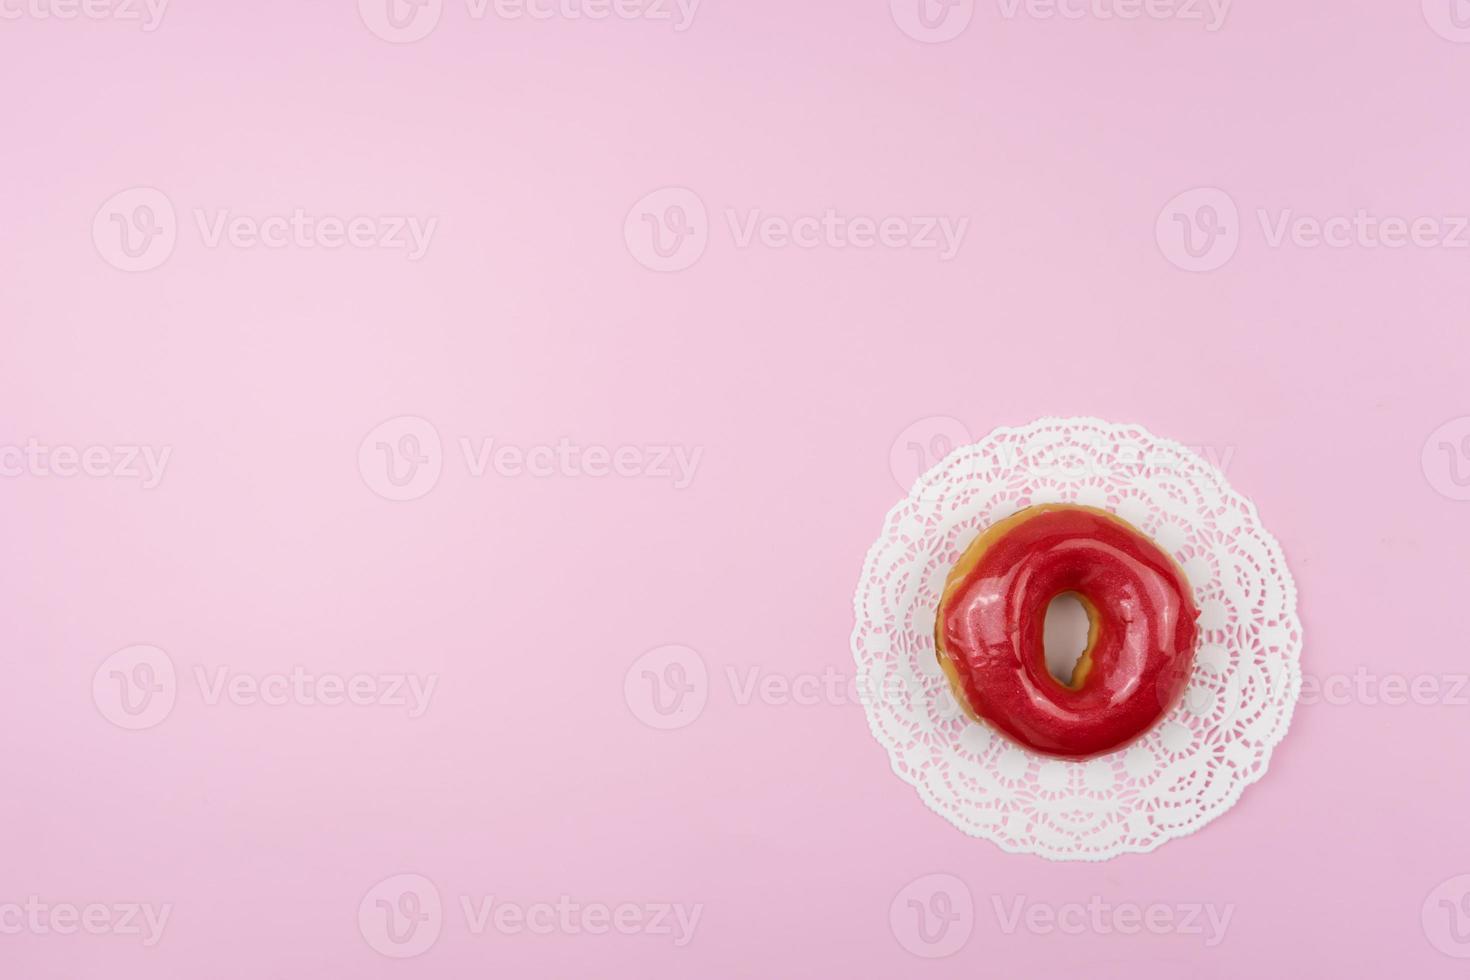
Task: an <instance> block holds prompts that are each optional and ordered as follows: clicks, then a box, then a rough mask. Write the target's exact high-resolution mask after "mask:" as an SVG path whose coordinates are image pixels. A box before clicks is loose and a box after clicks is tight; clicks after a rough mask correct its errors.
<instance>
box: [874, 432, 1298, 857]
mask: <svg viewBox="0 0 1470 980" xmlns="http://www.w3.org/2000/svg"><path fill="white" fill-rule="evenodd" d="M1052 502H1066V503H1079V504H1090V505H1092V506H1094V507H1102V508H1105V509H1107V510H1110V511H1112V512H1113V513H1115V514H1117V515H1119V516H1120V517H1122V518H1124V519H1125V520H1127V521H1129V522H1131V523H1132V524H1133V525H1134V526H1135V527H1137V528H1139V529H1140V530H1142V531H1143V532H1144V533H1145V534H1148V535H1150V536H1151V537H1152V538H1153V539H1154V540H1155V541H1157V542H1158V543H1159V545H1160V546H1161V547H1162V548H1164V549H1165V550H1167V551H1169V552H1170V553H1171V554H1173V555H1174V557H1175V558H1176V559H1177V560H1178V561H1179V564H1180V565H1181V566H1182V567H1183V568H1184V571H1185V574H1186V575H1187V576H1188V578H1189V581H1190V584H1191V586H1192V587H1193V589H1194V594H1195V599H1196V601H1197V603H1198V605H1199V608H1200V640H1199V647H1198V650H1197V654H1196V658H1195V666H1194V672H1193V673H1192V674H1191V675H1190V680H1189V685H1188V687H1187V688H1186V691H1185V695H1184V698H1183V700H1182V701H1181V702H1180V704H1179V705H1178V706H1177V707H1175V708H1174V710H1173V711H1172V712H1171V713H1170V714H1169V715H1168V716H1166V717H1165V718H1164V719H1163V720H1162V721H1161V722H1160V723H1159V724H1158V725H1157V726H1156V727H1154V728H1153V729H1152V730H1150V731H1149V732H1148V733H1147V734H1146V735H1144V736H1143V738H1141V739H1140V740H1138V741H1137V742H1134V743H1133V744H1132V745H1130V746H1128V747H1126V748H1123V749H1121V750H1119V751H1118V752H1114V753H1112V754H1109V755H1106V756H1101V757H1098V758H1096V759H1091V760H1088V761H1085V762H1069V761H1066V760H1059V759H1054V758H1050V757H1047V756H1041V755H1037V754H1034V753H1030V752H1027V751H1026V750H1024V749H1022V748H1020V747H1019V746H1017V745H1015V744H1014V743H1012V742H1010V741H1009V740H1008V739H1006V738H1005V737H1004V736H1002V735H999V734H998V733H995V732H993V731H992V730H991V729H990V728H989V727H987V726H985V725H981V724H976V723H975V722H973V721H971V720H969V719H968V718H966V717H965V715H964V713H963V711H962V710H961V709H960V707H959V705H958V704H956V703H955V700H954V698H953V696H952V695H951V694H950V691H949V685H948V683H947V682H946V681H945V679H944V675H943V674H942V673H941V672H940V669H939V665H938V663H937V662H936V660H935V657H934V616H935V610H936V609H937V608H938V605H939V596H940V592H941V590H942V588H943V585H944V580H945V576H946V575H947V574H948V572H949V569H950V567H951V566H953V565H954V563H955V562H956V561H958V560H959V557H960V554H961V553H962V552H963V551H964V549H965V547H966V546H967V545H969V543H970V542H971V541H972V540H973V539H974V537H975V535H976V534H978V533H979V532H980V531H981V530H982V529H983V528H985V527H988V526H989V525H990V524H993V523H994V522H996V521H998V520H1000V519H1002V518H1004V517H1007V516H1009V515H1011V514H1014V513H1015V512H1016V511H1018V510H1020V509H1021V508H1023V507H1027V506H1030V505H1031V504H1037V503H1052ZM854 607H855V610H856V614H857V625H856V627H855V628H854V629H853V633H852V652H853V656H854V657H855V658H856V660H857V668H858V683H859V686H860V690H866V691H871V692H875V693H874V696H872V697H869V698H867V699H865V707H866V709H867V713H868V723H869V725H870V726H871V727H872V729H873V735H874V736H875V737H876V738H877V739H878V741H879V742H880V743H882V745H883V746H884V748H886V749H887V750H888V755H889V759H890V760H891V762H892V763H893V771H894V772H896V773H898V775H899V776H901V777H902V778H903V779H904V780H905V781H906V782H908V783H911V784H912V785H913V786H914V788H915V789H917V790H918V791H919V796H920V797H921V798H922V799H923V800H924V802H925V803H926V804H928V806H929V807H930V808H931V809H933V810H934V811H935V812H936V813H938V814H940V815H941V816H943V817H944V818H945V819H946V820H948V821H949V822H950V823H952V824H954V825H955V826H956V827H958V828H959V829H960V830H963V831H964V832H965V833H967V834H971V835H973V836H976V837H984V838H986V839H987V840H990V841H994V842H995V843H996V844H998V845H1000V847H1002V848H1004V849H1005V850H1007V851H1012V852H1020V853H1029V854H1038V855H1041V856H1042V857H1046V858H1050V859H1052V860H1059V861H1077V860H1087V861H1100V860H1105V859H1107V858H1111V857H1116V856H1117V855H1119V854H1126V853H1130V852H1144V851H1151V850H1153V849H1154V848H1156V847H1158V846H1159V845H1160V844H1161V843H1163V842H1164V841H1166V840H1169V839H1170V838H1173V837H1182V836H1184V835H1185V834H1190V833H1193V832H1194V831H1196V830H1199V829H1200V828H1201V827H1203V826H1204V825H1205V824H1207V823H1209V822H1210V821H1211V820H1213V819H1215V818H1216V817H1218V816H1219V815H1220V814H1222V813H1224V812H1225V811H1226V810H1228V809H1229V808H1230V807H1231V806H1232V805H1234V803H1235V801H1236V800H1238V799H1239V798H1240V795H1241V792H1242V791H1243V790H1244V789H1245V787H1246V786H1248V785H1250V784H1251V783H1253V782H1255V781H1256V780H1257V779H1260V778H1261V776H1262V775H1263V774H1264V773H1265V772H1266V768H1267V766H1268V764H1269V763H1270V761H1271V750H1272V749H1273V748H1274V747H1275V746H1276V743H1278V742H1280V741H1281V739H1282V738H1283V737H1285V735H1286V730H1287V726H1288V725H1289V724H1290V722H1291V714H1292V709H1293V708H1294V707H1295V706H1296V700H1297V695H1298V694H1299V692H1300V690H1301V665H1300V663H1299V658H1300V654H1301V645H1302V630H1301V624H1300V622H1299V621H1298V619H1297V614H1296V586H1295V584H1294V583H1293V582H1292V578H1291V573H1290V571H1289V570H1288V569H1287V567H1286V560H1285V557H1284V556H1283V555H1282V553H1281V547H1280V545H1278V544H1277V543H1276V539H1275V538H1273V537H1272V536H1271V534H1270V533H1269V532H1268V531H1266V529H1265V528H1263V527H1262V526H1261V524H1260V521H1259V519H1258V517H1257V515H1256V509H1255V507H1254V505H1252V504H1251V502H1250V501H1249V500H1247V499H1245V498H1244V497H1242V496H1241V495H1240V494H1238V493H1236V492H1235V491H1233V490H1232V489H1230V486H1229V485H1228V484H1227V483H1226V482H1225V477H1224V475H1223V474H1222V473H1221V472H1220V471H1219V470H1218V469H1217V468H1216V467H1215V466H1213V465H1211V464H1210V463H1208V462H1206V461H1205V460H1204V459H1203V458H1201V457H1200V456H1199V455H1197V454H1196V453H1194V452H1191V451H1190V450H1188V449H1186V448H1185V447H1184V446H1182V445H1180V444H1179V443H1177V442H1174V441H1173V440H1170V439H1163V438H1159V437H1158V436H1154V435H1152V434H1151V433H1149V432H1148V431H1147V430H1146V429H1144V428H1142V427H1141V426H1137V425H1114V424H1111V423H1108V422H1104V421H1102V420H1100V419H1092V418H1072V419H1058V418H1048V419H1040V420H1038V421H1036V422H1033V423H1031V424H1030V425H1026V426H1021V427H1019V428H1000V429H996V430H995V431H994V432H992V433H990V435H988V436H986V437H985V438H984V439H981V440H980V441H979V442H977V443H974V444H973V445H969V446H963V447H960V448H958V449H956V450H955V451H954V452H952V453H950V455H949V456H947V457H946V458H945V459H944V460H943V461H942V462H940V463H939V464H938V465H937V466H935V467H934V468H933V469H931V470H930V471H929V472H927V473H925V474H924V475H922V476H921V477H919V479H918V480H917V481H916V482H915V483H914V486H913V488H912V489H911V490H910V491H909V495H908V497H907V498H906V499H904V500H903V501H902V502H900V503H899V504H898V505H897V506H896V507H894V508H893V510H891V511H890V512H889V514H888V517H887V519H886V521H885V522H884V526H883V534H882V536H881V537H880V538H879V539H878V540H877V542H876V543H874V545H873V547H872V548H871V550H869V552H868V557H867V561H866V563H865V564H864V567H863V576H862V580H861V581H860V582H859V583H858V589H857V594H856V596H855V597H854Z"/></svg>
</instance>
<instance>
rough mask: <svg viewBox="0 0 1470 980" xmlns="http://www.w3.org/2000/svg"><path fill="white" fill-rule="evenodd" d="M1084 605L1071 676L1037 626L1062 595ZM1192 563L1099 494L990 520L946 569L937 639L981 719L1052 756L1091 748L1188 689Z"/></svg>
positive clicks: (1109, 744)
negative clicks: (1089, 501)
mask: <svg viewBox="0 0 1470 980" xmlns="http://www.w3.org/2000/svg"><path fill="white" fill-rule="evenodd" d="M1067 593H1075V594H1076V595H1077V597H1078V598H1079V599H1080V600H1081V601H1082V605H1083V608H1085V609H1086V610H1087V615H1088V621H1089V625H1088V637H1087V647H1086V649H1085V650H1083V652H1082V655H1081V657H1079V658H1078V660H1077V665H1076V666H1075V667H1074V668H1073V670H1072V676H1071V679H1070V682H1069V683H1066V684H1063V683H1062V682H1061V681H1059V680H1057V679H1056V678H1055V677H1053V676H1052V675H1051V672H1050V671H1048V670H1047V667H1046V650H1045V646H1044V643H1043V637H1042V625H1043V623H1044V621H1045V618H1046V610H1047V607H1048V606H1049V605H1050V604H1051V601H1052V600H1053V599H1055V598H1056V597H1057V596H1059V595H1065V594H1067ZM1198 615H1199V612H1198V610H1197V609H1196V608H1195V605H1194V597H1193V592H1192V591H1191V589H1190V587H1189V582H1188V580H1187V579H1186V578H1185V577H1184V572H1183V571H1182V570H1181V569H1180V568H1179V566H1178V565H1177V564H1176V563H1175V562H1174V560H1173V558H1171V557H1170V556H1169V555H1168V554H1167V553H1165V552H1164V551H1163V550H1162V549H1160V548H1159V546H1158V545H1157V544H1155V543H1154V542H1153V541H1152V540H1151V539H1150V538H1149V537H1148V536H1147V535H1145V534H1143V533H1142V532H1141V531H1139V530H1138V529H1137V528H1135V527H1133V525H1131V524H1129V523H1128V522H1127V521H1124V520H1123V519H1122V518H1120V517H1116V516H1114V515H1113V514H1110V513H1108V512H1107V511H1104V510H1099V509H1097V508H1095V507H1083V506H1078V505H1071V504H1040V505H1036V506H1032V507H1027V508H1025V509H1024V510H1022V511H1020V512H1018V513H1016V514H1014V515H1012V516H1010V517H1008V518H1006V519H1004V520H1002V521H999V522H997V523H996V524H994V525H992V526H991V527H989V528H987V529H986V530H985V531H984V532H983V533H981V534H980V536H979V537H977V538H976V539H975V541H974V542H973V543H972V544H971V545H970V546H969V548H967V549H966V550H965V553H964V554H963V555H962V556H961V557H960V560H959V562H958V563H957V564H956V565H955V566H954V568H953V569H952V570H951V571H950V573H949V577H948V579H946V581H945V584H944V593H943V595H942V597H941V598H940V601H939V610H938V615H937V616H936V619H935V625H934V645H935V649H936V652H937V654H938V657H939V664H940V667H941V668H942V669H943V671H944V674H945V676H946V677H948V679H949V684H950V687H951V689H952V690H953V691H954V695H955V699H956V700H957V701H958V702H959V703H960V705H961V706H962V707H963V708H964V709H965V712H966V713H967V714H968V715H970V717H971V718H973V719H974V720H976V721H980V722H984V723H986V724H988V725H990V726H992V727H993V728H995V729H997V730H999V731H1000V732H1002V733H1004V734H1005V735H1007V736H1009V737H1010V738H1011V739H1013V740H1014V741H1016V742H1018V743H1019V744H1021V745H1022V746H1024V747H1026V748H1028V749H1032V750H1034V751H1036V752H1040V753H1043V754H1046V755H1052V756H1062V757H1066V758H1073V759H1082V758H1088V757H1091V756H1096V755H1101V754H1103V753H1106V752H1111V751H1113V750H1115V749H1118V748H1120V747H1122V746H1124V745H1126V744H1128V743H1129V742H1131V741H1132V740H1134V739H1135V738H1137V737H1139V736H1140V735H1142V734H1143V733H1144V732H1146V731H1148V730H1149V729H1150V728H1152V727H1153V726H1154V724H1156V723H1157V722H1158V720H1159V719H1160V718H1162V717H1163V716H1164V715H1165V714H1166V713H1167V712H1168V711H1169V709H1170V708H1172V707H1173V706H1174V704H1175V703H1176V702H1177V701H1178V700H1179V697H1180V695H1181V694H1182V693H1183V691H1184V687H1185V684H1186V683H1187V682H1188V680H1189V673H1190V670H1191V669H1192V668H1193V665H1194V648H1195V640H1196V639H1197V637H1198V633H1199V631H1198V626H1197V624H1196V619H1197V618H1198Z"/></svg>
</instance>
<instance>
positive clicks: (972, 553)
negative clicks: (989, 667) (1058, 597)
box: [934, 504, 1141, 722]
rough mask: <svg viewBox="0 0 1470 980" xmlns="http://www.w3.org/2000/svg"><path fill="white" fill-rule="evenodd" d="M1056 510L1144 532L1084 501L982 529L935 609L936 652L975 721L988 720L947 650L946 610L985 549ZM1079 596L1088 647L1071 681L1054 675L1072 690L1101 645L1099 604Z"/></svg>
mask: <svg viewBox="0 0 1470 980" xmlns="http://www.w3.org/2000/svg"><path fill="white" fill-rule="evenodd" d="M1053 510H1068V511H1075V510H1082V511H1087V512H1088V513H1089V514H1096V515H1097V516H1099V517H1105V518H1107V519H1108V520H1110V521H1112V522H1113V523H1114V524H1119V525H1121V526H1123V527H1125V528H1127V529H1128V530H1130V531H1132V532H1133V533H1135V534H1139V533H1141V532H1140V531H1139V530H1138V529H1137V528H1135V527H1134V526H1133V525H1132V524H1129V523H1128V522H1127V521H1125V520H1123V519H1122V518H1121V517H1119V516H1117V515H1116V514H1113V513H1110V512H1108V511H1105V510H1103V509H1101V508H1100V507H1088V506H1085V505H1083V504H1033V505H1032V506H1030V507H1025V508H1022V509H1021V510H1018V511H1016V512H1015V513H1014V514H1012V515H1011V516H1010V517H1007V518H1005V519H1004V520H1000V521H996V522H995V523H994V524H992V525H990V527H988V528H986V529H985V530H984V531H982V532H980V534H978V535H977V536H976V537H975V540H974V541H972V542H970V546H969V547H968V548H966V549H965V553H964V554H963V555H961V556H960V560H959V561H957V562H955V566H954V568H952V569H950V572H949V576H948V577H947V578H946V579H945V580H944V592H943V593H942V594H941V595H940V597H939V608H938V609H936V610H935V612H934V655H935V657H936V658H937V659H938V661H939V669H940V670H942V671H944V677H945V679H946V680H948V681H949V689H950V691H951V692H953V694H954V698H955V700H956V701H957V702H959V705H960V707H961V708H963V709H964V711H965V714H967V715H969V716H970V718H972V719H973V720H975V721H980V722H983V721H984V720H985V719H984V718H982V717H981V716H980V713H979V712H977V711H976V710H975V706H974V705H972V704H971V703H970V699H969V698H968V697H967V696H966V695H965V686H964V684H963V683H962V682H961V681H960V673H959V670H958V668H956V667H955V665H954V660H953V659H952V658H951V657H950V656H949V651H948V650H947V649H945V646H944V630H943V629H942V626H943V623H944V609H945V607H946V606H948V605H949V600H950V597H951V596H953V595H954V593H955V591H956V590H957V589H959V587H960V583H962V582H963V581H964V580H965V578H966V577H968V576H969V574H970V572H972V571H974V569H975V566H976V565H978V564H980V559H981V558H983V557H984V556H985V552H987V551H989V550H990V546H991V545H992V544H994V543H995V542H996V541H997V540H999V539H1000V538H1001V537H1002V536H1003V535H1005V534H1007V533H1009V532H1010V531H1011V529H1012V528H1014V527H1016V526H1017V525H1020V524H1023V523H1025V522H1026V521H1028V520H1030V519H1031V518H1033V517H1036V516H1038V515H1040V514H1044V513H1046V512H1047V511H1053ZM1074 594H1075V593H1074ZM1076 595H1077V598H1078V600H1079V601H1080V602H1081V603H1082V606H1083V608H1084V609H1086V610H1087V646H1086V647H1085V648H1084V649H1083V651H1082V654H1081V655H1080V656H1079V657H1078V658H1077V663H1076V665H1075V666H1074V667H1073V668H1072V678H1071V682H1070V683H1067V684H1063V683H1062V682H1061V681H1057V680H1056V678H1054V677H1053V678H1052V680H1054V681H1056V683H1057V684H1058V686H1060V687H1065V688H1067V689H1068V690H1072V691H1080V690H1081V689H1082V685H1083V684H1086V683H1087V675H1088V674H1089V673H1091V671H1092V651H1093V648H1094V647H1095V646H1096V644H1097V635H1098V615H1097V607H1095V606H1094V605H1093V604H1092V603H1091V602H1090V601H1089V600H1088V598H1087V597H1086V596H1084V595H1081V594H1076ZM1047 676H1048V677H1051V674H1050V672H1048V673H1047Z"/></svg>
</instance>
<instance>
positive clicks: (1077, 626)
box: [1041, 592, 1092, 687]
mask: <svg viewBox="0 0 1470 980" xmlns="http://www.w3.org/2000/svg"><path fill="white" fill-rule="evenodd" d="M1091 631H1092V616H1091V615H1090V614H1089V613H1088V611H1087V605H1086V604H1085V603H1084V602H1083V601H1082V597H1081V596H1080V595H1078V594H1077V593H1075V592H1063V593H1062V594H1061V595H1059V596H1057V597H1056V598H1054V599H1052V601H1051V602H1050V603H1049V604H1048V605H1047V607H1046V619H1045V620H1044V621H1043V623H1042V626H1041V642H1042V644H1043V646H1044V647H1045V648H1046V671H1047V673H1049V674H1051V676H1052V677H1054V678H1056V680H1057V683H1058V684H1065V685H1066V686H1068V687H1071V686H1072V677H1073V675H1074V673H1075V672H1076V670H1077V662H1078V661H1079V660H1081V659H1082V654H1084V653H1086V652H1087V642H1088V638H1089V635H1090V634H1091Z"/></svg>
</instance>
